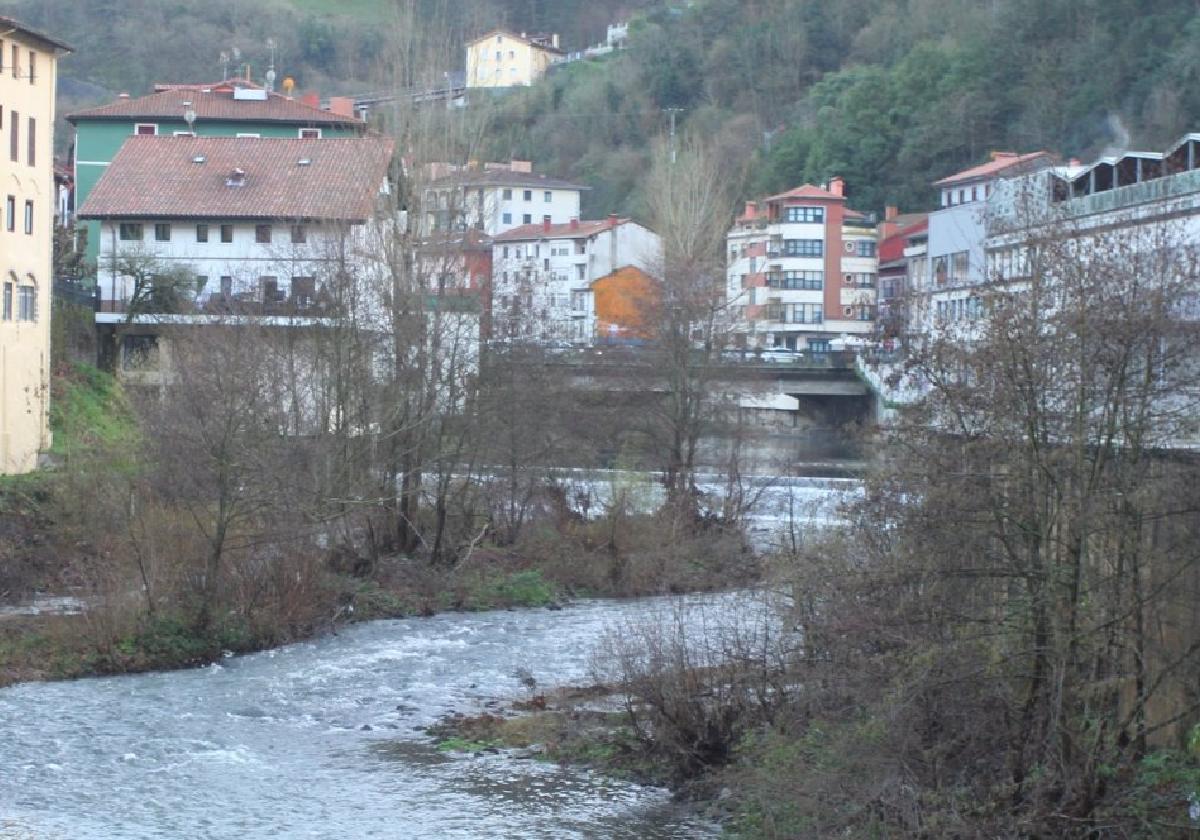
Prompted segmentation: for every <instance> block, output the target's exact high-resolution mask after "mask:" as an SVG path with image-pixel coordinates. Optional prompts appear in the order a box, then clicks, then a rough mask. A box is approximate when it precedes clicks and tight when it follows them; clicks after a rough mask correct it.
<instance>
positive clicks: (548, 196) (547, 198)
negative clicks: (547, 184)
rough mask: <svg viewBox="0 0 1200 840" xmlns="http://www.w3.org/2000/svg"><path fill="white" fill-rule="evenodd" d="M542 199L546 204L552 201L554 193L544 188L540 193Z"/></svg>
mask: <svg viewBox="0 0 1200 840" xmlns="http://www.w3.org/2000/svg"><path fill="white" fill-rule="evenodd" d="M542 201H544V202H546V203H547V204H549V203H550V202H552V201H554V193H552V192H551V191H550V190H546V191H545V192H544V193H542Z"/></svg>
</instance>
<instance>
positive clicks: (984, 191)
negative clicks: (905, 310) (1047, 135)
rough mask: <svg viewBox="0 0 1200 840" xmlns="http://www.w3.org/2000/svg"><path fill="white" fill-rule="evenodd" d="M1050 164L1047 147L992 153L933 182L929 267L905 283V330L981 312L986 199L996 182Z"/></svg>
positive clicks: (962, 320) (962, 321)
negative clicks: (936, 200)
mask: <svg viewBox="0 0 1200 840" xmlns="http://www.w3.org/2000/svg"><path fill="white" fill-rule="evenodd" d="M1052 164H1053V158H1052V156H1051V155H1050V154H1049V153H1048V152H1031V153H1028V154H1017V153H1014V152H992V154H991V158H990V160H988V161H987V162H985V163H982V164H980V165H978V166H973V167H971V168H970V169H965V170H963V171H962V172H957V173H955V174H953V175H949V176H947V177H945V178H942V179H941V180H939V181H935V182H934V186H935V187H936V188H937V189H938V191H939V194H940V205H941V206H940V207H939V208H938V209H937V210H935V211H933V212H932V213H930V214H929V231H928V236H927V240H926V248H925V253H924V255H923V257H924V259H925V261H926V263H927V265H928V271H926V272H924V273H923V274H922V276H921V277H920V279H919V280H918V279H916V278H914V280H913V281H912V282H911V283H910V286H909V288H910V293H911V294H912V300H911V306H910V308H909V314H910V317H911V318H912V321H913V323H912V324H911V325H910V329H911V330H912V331H913V332H915V333H917V334H927V333H929V332H930V331H931V330H933V329H936V328H939V327H942V328H946V327H954V326H955V325H961V326H962V327H964V328H968V327H969V322H971V321H975V320H978V319H979V318H980V317H981V315H982V311H983V309H982V302H981V301H980V298H979V296H978V293H977V292H978V288H979V286H980V284H982V283H983V282H985V281H986V279H987V272H986V259H985V254H984V240H985V239H986V238H987V223H988V213H989V207H990V199H991V196H992V193H993V191H994V190H995V188H996V185H997V184H998V183H1000V182H1002V181H1003V180H1005V179H1009V178H1013V177H1015V176H1017V175H1020V174H1023V173H1028V172H1033V171H1039V170H1043V169H1045V168H1047V167H1049V166H1051V165H1052Z"/></svg>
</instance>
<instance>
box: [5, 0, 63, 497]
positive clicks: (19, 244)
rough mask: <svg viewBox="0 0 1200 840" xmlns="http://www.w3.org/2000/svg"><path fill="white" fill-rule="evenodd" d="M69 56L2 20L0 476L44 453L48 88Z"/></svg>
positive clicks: (50, 235)
mask: <svg viewBox="0 0 1200 840" xmlns="http://www.w3.org/2000/svg"><path fill="white" fill-rule="evenodd" d="M69 49H70V48H69V47H67V46H66V45H65V44H62V43H60V42H58V41H56V40H55V39H53V38H51V37H49V36H47V35H42V34H40V33H38V32H35V31H33V30H31V29H29V28H27V27H25V26H22V25H21V24H19V23H17V22H16V21H14V20H11V19H9V18H6V17H0V184H2V186H0V201H2V202H3V205H2V206H0V473H21V472H29V471H30V470H32V469H34V468H35V467H36V466H37V461H38V452H39V451H41V450H43V449H46V448H47V447H48V446H49V444H50V429H49V425H48V419H49V406H50V291H51V288H52V286H53V284H54V278H53V276H52V257H51V251H52V248H53V240H54V208H55V194H54V161H53V153H54V142H53V129H54V85H55V82H56V75H57V62H58V56H59V55H60V54H61V53H64V52H67V51H69Z"/></svg>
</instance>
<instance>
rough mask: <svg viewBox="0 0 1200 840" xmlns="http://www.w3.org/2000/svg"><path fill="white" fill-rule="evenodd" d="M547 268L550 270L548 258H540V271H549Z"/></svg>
mask: <svg viewBox="0 0 1200 840" xmlns="http://www.w3.org/2000/svg"><path fill="white" fill-rule="evenodd" d="M549 270H550V260H548V259H544V260H542V271H549Z"/></svg>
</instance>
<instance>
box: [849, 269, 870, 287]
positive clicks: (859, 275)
mask: <svg viewBox="0 0 1200 840" xmlns="http://www.w3.org/2000/svg"><path fill="white" fill-rule="evenodd" d="M846 285H847V286H857V287H858V288H860V289H874V288H875V275H874V274H869V273H865V272H855V273H853V274H847V275H846Z"/></svg>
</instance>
